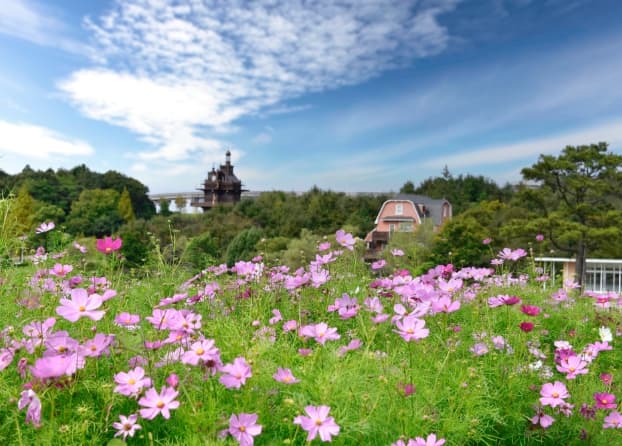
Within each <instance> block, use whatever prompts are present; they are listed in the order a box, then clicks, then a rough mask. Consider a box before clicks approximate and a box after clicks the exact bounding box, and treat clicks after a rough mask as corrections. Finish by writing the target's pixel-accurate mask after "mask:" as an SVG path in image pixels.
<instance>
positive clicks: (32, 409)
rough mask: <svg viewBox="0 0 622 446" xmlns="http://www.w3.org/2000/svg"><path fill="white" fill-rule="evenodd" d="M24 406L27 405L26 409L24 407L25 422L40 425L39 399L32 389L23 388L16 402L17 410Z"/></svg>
mask: <svg viewBox="0 0 622 446" xmlns="http://www.w3.org/2000/svg"><path fill="white" fill-rule="evenodd" d="M26 406H28V409H26V423H32V425H33V426H35V427H40V426H41V400H40V399H39V397H38V396H37V394H36V393H35V392H34V391H33V390H32V389H28V390H24V391H23V392H22V393H21V394H20V398H19V401H18V402H17V408H18V409H19V410H22V409H24V408H25V407H26Z"/></svg>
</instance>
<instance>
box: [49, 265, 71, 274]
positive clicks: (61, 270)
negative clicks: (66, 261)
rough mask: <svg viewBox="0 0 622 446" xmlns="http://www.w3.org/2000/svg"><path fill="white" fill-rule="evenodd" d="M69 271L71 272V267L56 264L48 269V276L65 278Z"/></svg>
mask: <svg viewBox="0 0 622 446" xmlns="http://www.w3.org/2000/svg"><path fill="white" fill-rule="evenodd" d="M71 271H73V266H71V265H63V264H62V263H56V264H55V265H54V267H53V268H52V269H50V274H51V275H53V276H56V277H65V276H66V275H67V274H69V273H70V272H71Z"/></svg>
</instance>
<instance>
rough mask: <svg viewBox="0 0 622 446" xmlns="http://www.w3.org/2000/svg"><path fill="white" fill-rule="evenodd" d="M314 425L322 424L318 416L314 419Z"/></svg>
mask: <svg viewBox="0 0 622 446" xmlns="http://www.w3.org/2000/svg"><path fill="white" fill-rule="evenodd" d="M315 425H316V426H321V425H322V420H320V419H319V418H318V419H317V420H315Z"/></svg>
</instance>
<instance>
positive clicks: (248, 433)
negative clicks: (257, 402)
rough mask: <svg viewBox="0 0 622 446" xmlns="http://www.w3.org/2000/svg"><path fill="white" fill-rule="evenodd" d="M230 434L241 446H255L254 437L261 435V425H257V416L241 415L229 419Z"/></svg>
mask: <svg viewBox="0 0 622 446" xmlns="http://www.w3.org/2000/svg"><path fill="white" fill-rule="evenodd" d="M229 433H230V434H231V435H232V436H233V437H234V438H235V439H236V440H238V442H239V443H240V446H253V443H254V441H255V439H254V437H256V436H257V435H259V434H260V433H261V425H260V424H257V414H254V413H241V414H239V415H235V414H233V415H231V418H229Z"/></svg>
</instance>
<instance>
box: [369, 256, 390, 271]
mask: <svg viewBox="0 0 622 446" xmlns="http://www.w3.org/2000/svg"><path fill="white" fill-rule="evenodd" d="M386 264H387V261H386V260H384V259H380V260H377V261H375V262H373V263H372V264H371V269H373V270H374V271H375V270H378V269H382V268H384V267H385V265H386Z"/></svg>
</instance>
